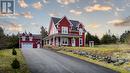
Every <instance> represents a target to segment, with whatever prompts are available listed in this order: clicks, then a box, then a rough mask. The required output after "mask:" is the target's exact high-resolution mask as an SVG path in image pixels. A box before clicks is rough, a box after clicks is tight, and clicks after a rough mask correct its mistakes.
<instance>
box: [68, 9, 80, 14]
mask: <svg viewBox="0 0 130 73" xmlns="http://www.w3.org/2000/svg"><path fill="white" fill-rule="evenodd" d="M69 12H70V13H73V14H75V15H80V14H82V12H81V11H78V10H73V9H72V10H70V11H69Z"/></svg>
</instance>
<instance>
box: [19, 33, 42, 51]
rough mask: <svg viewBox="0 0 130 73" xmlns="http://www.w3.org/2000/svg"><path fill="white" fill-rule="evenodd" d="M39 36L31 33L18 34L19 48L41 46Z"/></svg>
mask: <svg viewBox="0 0 130 73" xmlns="http://www.w3.org/2000/svg"><path fill="white" fill-rule="evenodd" d="M41 45H42V44H41V36H40V35H36V34H31V33H28V34H27V33H26V32H25V33H22V34H19V47H20V48H41V47H42V46H41Z"/></svg>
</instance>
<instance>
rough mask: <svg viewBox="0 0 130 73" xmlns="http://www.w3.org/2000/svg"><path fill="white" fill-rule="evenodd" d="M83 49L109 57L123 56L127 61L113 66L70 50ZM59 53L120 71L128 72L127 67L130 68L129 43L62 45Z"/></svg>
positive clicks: (129, 72) (122, 72)
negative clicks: (87, 45) (82, 45)
mask: <svg viewBox="0 0 130 73" xmlns="http://www.w3.org/2000/svg"><path fill="white" fill-rule="evenodd" d="M74 50H78V51H84V52H89V53H91V54H94V55H100V56H111V57H118V58H124V59H128V60H129V62H127V63H124V64H123V65H119V66H115V65H113V64H112V63H106V62H104V61H99V60H93V59H91V58H89V57H86V56H82V55H78V54H74V53H73V52H70V51H74ZM58 52H60V53H64V54H67V55H70V56H73V57H76V58H80V59H82V60H86V61H89V62H92V63H95V64H98V65H101V66H104V67H107V68H110V69H113V70H116V71H118V72H121V73H130V71H129V70H127V68H130V46H129V45H124V44H123V45H99V46H95V47H62V48H61V50H60V51H58Z"/></svg>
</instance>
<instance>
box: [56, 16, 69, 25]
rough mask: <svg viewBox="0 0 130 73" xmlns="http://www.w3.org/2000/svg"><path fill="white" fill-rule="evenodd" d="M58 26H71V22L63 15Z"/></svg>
mask: <svg viewBox="0 0 130 73" xmlns="http://www.w3.org/2000/svg"><path fill="white" fill-rule="evenodd" d="M57 25H58V26H70V25H71V23H70V21H69V20H68V19H67V18H66V17H63V18H62V19H61V20H60V21H59V22H58V23H57Z"/></svg>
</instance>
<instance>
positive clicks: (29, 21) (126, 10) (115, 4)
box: [0, 0, 130, 37]
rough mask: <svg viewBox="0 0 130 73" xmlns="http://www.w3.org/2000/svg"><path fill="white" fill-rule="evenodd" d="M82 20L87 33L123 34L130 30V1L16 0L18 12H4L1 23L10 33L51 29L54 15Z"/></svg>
mask: <svg viewBox="0 0 130 73" xmlns="http://www.w3.org/2000/svg"><path fill="white" fill-rule="evenodd" d="M63 16H66V17H67V18H68V19H70V20H78V21H80V22H81V23H83V25H84V28H85V29H86V31H87V32H90V33H91V34H93V35H97V36H99V37H102V35H103V34H105V33H108V30H110V31H111V32H110V33H111V34H115V35H116V36H120V35H121V34H122V33H123V32H125V31H126V30H130V0H15V14H14V15H3V14H1V13H0V26H1V27H2V28H3V29H4V30H5V33H6V34H12V33H14V34H17V33H18V32H25V31H26V32H31V33H33V34H40V27H41V26H44V27H46V29H47V30H48V28H49V24H50V20H51V17H58V18H62V17H63Z"/></svg>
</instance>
